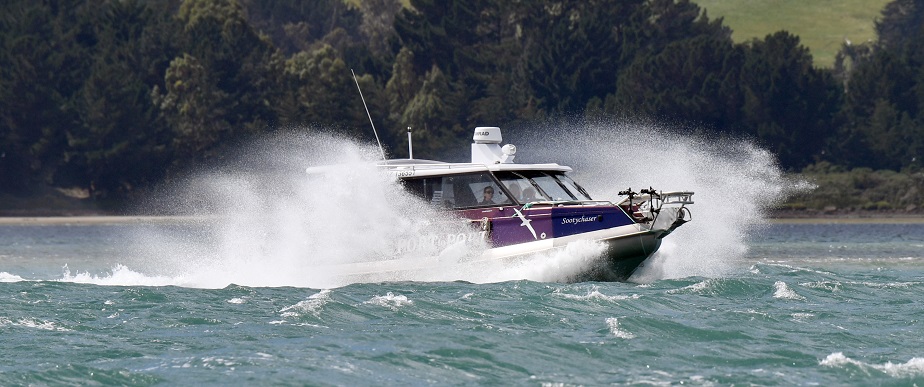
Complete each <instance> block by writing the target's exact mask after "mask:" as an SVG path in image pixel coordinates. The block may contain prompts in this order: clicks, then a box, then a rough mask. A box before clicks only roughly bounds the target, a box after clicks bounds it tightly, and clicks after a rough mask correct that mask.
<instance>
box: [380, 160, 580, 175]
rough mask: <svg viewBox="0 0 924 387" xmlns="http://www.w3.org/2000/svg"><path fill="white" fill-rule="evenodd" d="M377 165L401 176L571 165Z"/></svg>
mask: <svg viewBox="0 0 924 387" xmlns="http://www.w3.org/2000/svg"><path fill="white" fill-rule="evenodd" d="M378 166H379V167H382V168H384V169H386V170H387V171H389V172H394V173H398V174H399V175H401V176H402V177H410V176H441V175H454V174H460V173H469V172H483V171H491V172H500V171H548V172H562V173H564V172H571V167H566V166H564V165H558V164H555V163H548V164H503V163H497V164H479V163H448V162H443V161H435V160H423V159H393V160H386V161H382V162H379V163H378Z"/></svg>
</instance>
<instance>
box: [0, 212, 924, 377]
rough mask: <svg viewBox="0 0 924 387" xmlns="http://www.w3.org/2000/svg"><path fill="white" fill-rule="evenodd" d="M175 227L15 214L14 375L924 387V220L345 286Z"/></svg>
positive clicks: (3, 359)
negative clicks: (28, 220)
mask: <svg viewBox="0 0 924 387" xmlns="http://www.w3.org/2000/svg"><path fill="white" fill-rule="evenodd" d="M172 228H173V226H170V225H162V224H161V225H145V224H134V225H126V224H111V225H49V226H0V341H2V345H0V385H158V384H161V385H164V384H165V385H253V384H260V385H382V384H384V385H550V386H551V385H605V384H618V385H623V384H628V385H667V384H671V385H676V384H692V385H755V384H756V385H826V386H827V385H897V386H900V385H922V384H924V326H922V319H924V301H922V294H924V225H922V224H825V223H818V224H774V225H766V226H763V227H760V228H758V229H756V231H755V232H752V233H750V234H749V236H748V237H747V238H746V239H745V241H744V242H745V246H744V250H743V253H741V254H740V255H733V256H731V257H730V258H724V260H722V261H715V260H710V258H709V257H705V256H704V255H703V254H702V253H697V252H696V251H693V252H691V253H687V252H684V251H683V250H684V249H682V248H679V247H672V246H671V245H667V246H665V250H664V251H663V252H662V253H663V254H671V256H670V257H669V258H670V259H667V258H666V257H663V256H656V257H655V259H654V260H655V261H658V260H659V259H660V260H665V262H668V263H666V265H669V262H670V260H684V261H697V260H703V261H706V262H711V263H712V264H721V265H724V266H725V268H724V270H722V271H721V272H722V274H720V275H708V276H704V275H695V274H694V275H691V276H683V275H676V274H673V275H662V276H663V278H653V279H652V278H651V277H650V276H649V277H648V278H645V279H644V281H642V282H629V283H560V282H555V281H538V280H516V279H510V280H504V281H499V282H493V281H477V278H474V279H475V281H471V279H472V278H469V279H470V281H435V282H433V281H427V282H421V281H400V282H388V283H354V284H345V285H342V286H335V287H329V288H317V287H311V286H297V285H295V286H293V285H292V284H291V283H290V281H288V278H291V277H286V276H283V275H281V274H282V273H280V276H279V278H280V280H279V284H277V285H273V284H272V281H271V280H269V281H268V282H267V280H266V279H265V278H263V276H264V275H265V273H266V272H262V273H260V272H257V271H253V270H248V271H250V272H253V275H254V276H259V277H260V278H254V279H253V280H254V281H253V282H254V283H255V285H240V284H233V283H225V284H221V282H222V281H221V278H216V279H213V280H214V281H207V280H206V278H207V276H206V275H202V276H197V275H194V274H197V273H195V271H196V270H199V269H196V268H197V267H200V268H203V269H202V270H214V268H215V266H208V265H204V263H203V262H199V263H198V264H197V265H178V264H176V263H172V265H174V269H175V270H174V272H173V273H171V272H170V270H165V269H164V270H160V271H157V272H153V271H148V269H146V266H144V265H140V263H139V262H141V260H139V259H138V258H137V257H132V256H131V255H132V254H137V248H138V247H137V246H134V242H133V243H126V242H125V241H129V240H133V239H132V238H133V237H132V236H131V235H137V234H138V233H139V232H141V233H144V234H151V233H153V232H155V231H157V232H162V231H163V229H172ZM171 232H176V230H173V231H171ZM189 232H192V231H189V230H186V231H183V232H182V233H189ZM678 232H679V230H678ZM155 235H159V234H155ZM687 238H691V237H690V236H688V235H686V236H685V235H684V234H681V235H680V236H679V237H678V238H676V239H677V240H676V243H675V244H676V245H682V244H683V242H684V241H685V240H686V239H687ZM662 253H659V254H662ZM697 254H699V256H698V255H697ZM716 262H721V263H716ZM266 263H267V264H273V263H276V264H280V262H278V261H277V262H266ZM682 267H686V266H682ZM162 269H163V268H162ZM668 269H669V268H668ZM521 270H522V271H521V273H522V274H523V275H524V276H527V277H528V275H529V273H531V272H530V271H528V270H527V269H526V268H521ZM183 271H185V272H183ZM213 272H214V273H216V274H215V275H216V276H220V275H222V274H221V273H226V272H224V271H213ZM665 272H666V273H670V272H671V270H666V269H665V270H662V273H665ZM199 274H201V273H199ZM489 274H490V273H486V274H485V275H486V276H488V275H489ZM508 274H510V275H514V276H515V274H516V273H515V272H514V273H508ZM234 278H244V279H246V278H247V277H246V275H239V276H237V277H234ZM486 278H487V277H486ZM196 281H199V282H198V283H197V282H196ZM239 282H240V281H239ZM216 284H217V285H216ZM212 285H215V286H212Z"/></svg>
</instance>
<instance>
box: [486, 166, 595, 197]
mask: <svg viewBox="0 0 924 387" xmlns="http://www.w3.org/2000/svg"><path fill="white" fill-rule="evenodd" d="M495 176H497V179H498V180H500V181H501V183H503V184H504V185H505V186H506V187H507V190H508V191H510V193H511V195H514V196H515V197H516V198H517V201H519V202H521V203H529V202H534V201H543V200H551V201H566V200H591V199H590V196H589V195H587V193H586V192H585V191H584V190H583V189H582V188H581V187H580V186H579V185H577V183H575V182H574V180H571V178H569V177H567V176H565V174H563V173H556V172H553V173H548V172H542V171H517V172H497V173H495Z"/></svg>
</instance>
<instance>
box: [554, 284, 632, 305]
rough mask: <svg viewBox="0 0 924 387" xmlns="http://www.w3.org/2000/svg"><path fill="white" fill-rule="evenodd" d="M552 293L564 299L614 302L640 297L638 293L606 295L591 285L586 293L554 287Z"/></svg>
mask: <svg viewBox="0 0 924 387" xmlns="http://www.w3.org/2000/svg"><path fill="white" fill-rule="evenodd" d="M552 294H554V295H556V296H559V297H562V298H565V299H569V300H578V301H608V302H615V301H623V300H630V299H631V300H634V299H638V298H640V297H641V296H639V295H638V294H632V295H630V296H624V295H615V296H608V295H606V294H603V293H600V288H599V287H598V286H593V287H591V289H590V290H588V291H587V294H583V295H580V294H570V293H563V292H562V291H561V289H555V291H554V292H552Z"/></svg>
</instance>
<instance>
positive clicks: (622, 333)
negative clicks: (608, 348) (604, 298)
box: [606, 317, 635, 339]
mask: <svg viewBox="0 0 924 387" xmlns="http://www.w3.org/2000/svg"><path fill="white" fill-rule="evenodd" d="M606 325H607V327H609V328H610V333H612V334H613V336H616V337H618V338H620V339H632V338H635V335H634V334H632V332H629V331H627V330H625V329H622V328H620V327H619V319H617V318H616V317H609V318H607V319H606Z"/></svg>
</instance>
